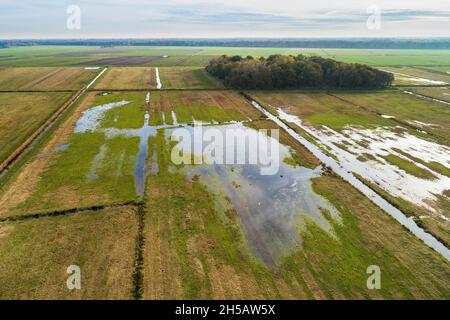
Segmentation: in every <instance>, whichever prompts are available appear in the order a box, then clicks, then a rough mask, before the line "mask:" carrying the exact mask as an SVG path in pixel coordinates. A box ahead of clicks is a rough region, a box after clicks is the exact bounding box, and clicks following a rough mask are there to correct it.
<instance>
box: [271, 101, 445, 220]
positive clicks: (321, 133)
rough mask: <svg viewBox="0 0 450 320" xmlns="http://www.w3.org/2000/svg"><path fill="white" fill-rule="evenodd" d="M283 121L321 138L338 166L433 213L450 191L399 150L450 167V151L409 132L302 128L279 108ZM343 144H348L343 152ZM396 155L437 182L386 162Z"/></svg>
mask: <svg viewBox="0 0 450 320" xmlns="http://www.w3.org/2000/svg"><path fill="white" fill-rule="evenodd" d="M278 114H279V117H280V118H281V119H284V120H286V121H288V122H292V123H295V124H296V125H297V126H301V128H302V129H304V130H305V131H307V132H308V133H310V134H311V135H313V136H314V137H315V138H317V139H318V142H319V143H320V144H322V145H324V146H326V147H327V149H328V150H329V151H330V152H331V153H333V155H335V156H336V157H337V159H338V161H339V164H340V165H341V166H342V167H344V168H345V169H346V170H348V171H352V172H355V173H357V174H359V175H360V176H362V177H364V178H365V179H367V180H369V181H371V182H373V183H375V184H377V185H378V186H380V187H381V188H383V189H384V190H386V191H388V192H389V193H390V194H392V195H394V196H396V197H400V198H403V199H405V200H408V201H410V202H412V203H414V204H417V205H418V206H421V207H423V208H426V209H428V210H430V211H432V212H435V209H434V208H433V207H432V206H431V205H430V203H432V202H435V201H437V198H436V195H441V194H443V192H444V191H445V190H448V189H449V188H450V178H449V177H447V176H444V175H440V174H438V173H436V172H433V171H431V170H430V169H428V168H427V167H426V166H424V165H423V164H421V163H417V162H414V161H413V160H411V159H410V158H408V157H406V156H404V155H403V154H401V153H399V152H398V151H396V150H401V151H402V152H404V153H407V154H409V155H411V156H412V157H415V158H418V159H421V160H423V161H426V162H438V163H441V164H443V165H445V166H447V167H449V168H450V148H448V147H447V146H443V145H439V144H436V143H433V142H430V141H427V140H423V139H420V138H418V137H416V136H413V135H411V134H409V133H407V132H403V133H401V134H399V133H396V132H393V131H391V130H390V128H377V129H359V128H353V127H348V128H347V129H345V130H342V132H337V131H334V130H332V129H330V128H328V127H326V126H322V129H316V128H313V127H310V126H308V127H307V126H305V125H302V122H301V121H300V119H298V117H295V116H291V115H288V114H287V113H285V112H284V111H283V110H282V109H278ZM342 145H345V148H344V149H343V148H342V147H340V146H342ZM365 154H367V155H370V157H371V159H365V160H364V161H361V160H360V158H359V157H360V156H364V155H365ZM388 155H396V156H398V157H400V158H403V159H404V160H406V161H409V162H414V164H415V165H416V166H417V167H420V168H421V169H423V170H426V171H429V172H430V173H431V174H433V175H434V177H435V178H434V179H430V180H427V179H422V178H418V177H416V176H413V175H411V174H408V173H407V172H405V171H403V170H401V169H400V168H398V167H397V166H394V165H392V164H390V163H389V162H387V161H386V160H385V159H384V156H388Z"/></svg>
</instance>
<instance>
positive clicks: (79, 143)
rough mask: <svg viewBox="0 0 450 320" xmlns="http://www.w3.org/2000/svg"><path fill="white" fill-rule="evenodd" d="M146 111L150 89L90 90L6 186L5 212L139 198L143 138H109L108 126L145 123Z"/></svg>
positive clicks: (3, 209) (3, 201) (135, 126)
mask: <svg viewBox="0 0 450 320" xmlns="http://www.w3.org/2000/svg"><path fill="white" fill-rule="evenodd" d="M145 109H146V103H145V93H144V92H142V93H121V94H110V95H107V96H103V95H101V94H96V93H90V94H89V95H88V96H87V97H86V98H85V99H84V100H83V101H82V102H81V103H80V105H79V106H78V107H77V108H76V110H75V112H74V113H73V114H72V115H71V116H70V118H69V119H68V120H67V121H66V122H65V123H64V124H63V125H61V127H60V128H59V129H58V130H57V131H56V132H55V135H54V136H53V137H52V138H51V139H50V140H49V141H48V143H47V144H46V145H45V146H44V148H43V149H42V150H41V151H40V152H39V153H38V154H37V155H36V156H35V157H34V158H33V159H32V160H30V161H29V163H27V164H26V165H25V166H24V168H23V170H21V171H20V172H18V173H17V177H16V178H15V179H13V180H12V181H11V182H10V183H9V184H7V185H5V186H4V188H3V189H4V190H3V191H4V192H2V196H1V197H0V198H1V199H0V203H2V206H1V207H2V209H1V215H16V214H26V213H32V212H41V211H45V212H46V211H52V210H56V209H68V208H75V207H87V206H92V205H97V204H105V203H112V202H124V201H130V200H134V199H135V198H136V197H137V195H136V191H135V177H134V169H135V164H136V155H137V153H138V151H139V138H138V137H126V136H118V137H108V136H107V135H106V134H105V130H106V129H121V128H127V129H128V128H129V129H137V128H140V127H142V126H143V123H144V114H145ZM62 147H63V148H62Z"/></svg>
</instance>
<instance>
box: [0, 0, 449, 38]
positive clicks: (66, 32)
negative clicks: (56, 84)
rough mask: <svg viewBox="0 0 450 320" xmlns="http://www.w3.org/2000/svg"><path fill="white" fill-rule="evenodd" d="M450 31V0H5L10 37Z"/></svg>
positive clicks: (1, 18)
mask: <svg viewBox="0 0 450 320" xmlns="http://www.w3.org/2000/svg"><path fill="white" fill-rule="evenodd" d="M78 13H79V14H78ZM445 36H450V1H449V0H338V1H336V0H335V1H332V0H239V1H232V0H109V1H106V0H89V1H88V0H72V1H66V0H59V1H54V0H21V1H17V0H0V38H2V39H18V38H236V37H243V38H244V37H271V38H273V37H275V38H278V37H445Z"/></svg>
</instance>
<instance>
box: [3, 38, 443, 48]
mask: <svg viewBox="0 0 450 320" xmlns="http://www.w3.org/2000/svg"><path fill="white" fill-rule="evenodd" d="M36 45H50V46H51V45H67V46H74V45H77V46H193V47H254V48H354V49H450V39H449V38H431V39H430V38H416V39H414V38H407V39H406V38H405V39H403V38H379V39H373V38H370V39H369V38H353V39H340V38H334V39H333V38H323V39H320V38H317V39H309V38H279V39H271V38H267V39H251V38H239V39H16V40H0V47H15V46H36Z"/></svg>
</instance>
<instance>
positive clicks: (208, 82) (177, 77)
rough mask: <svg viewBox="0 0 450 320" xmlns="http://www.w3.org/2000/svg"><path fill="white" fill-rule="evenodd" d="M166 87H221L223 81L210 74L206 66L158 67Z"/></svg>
mask: <svg viewBox="0 0 450 320" xmlns="http://www.w3.org/2000/svg"><path fill="white" fill-rule="evenodd" d="M158 70H159V72H160V73H161V81H162V82H163V83H164V88H166V89H220V88H224V86H223V85H222V83H220V82H219V81H217V80H216V79H214V78H213V77H212V76H210V75H209V74H208V73H207V72H206V71H205V70H204V68H189V67H176V68H175V67H171V68H165V67H162V68H158Z"/></svg>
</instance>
